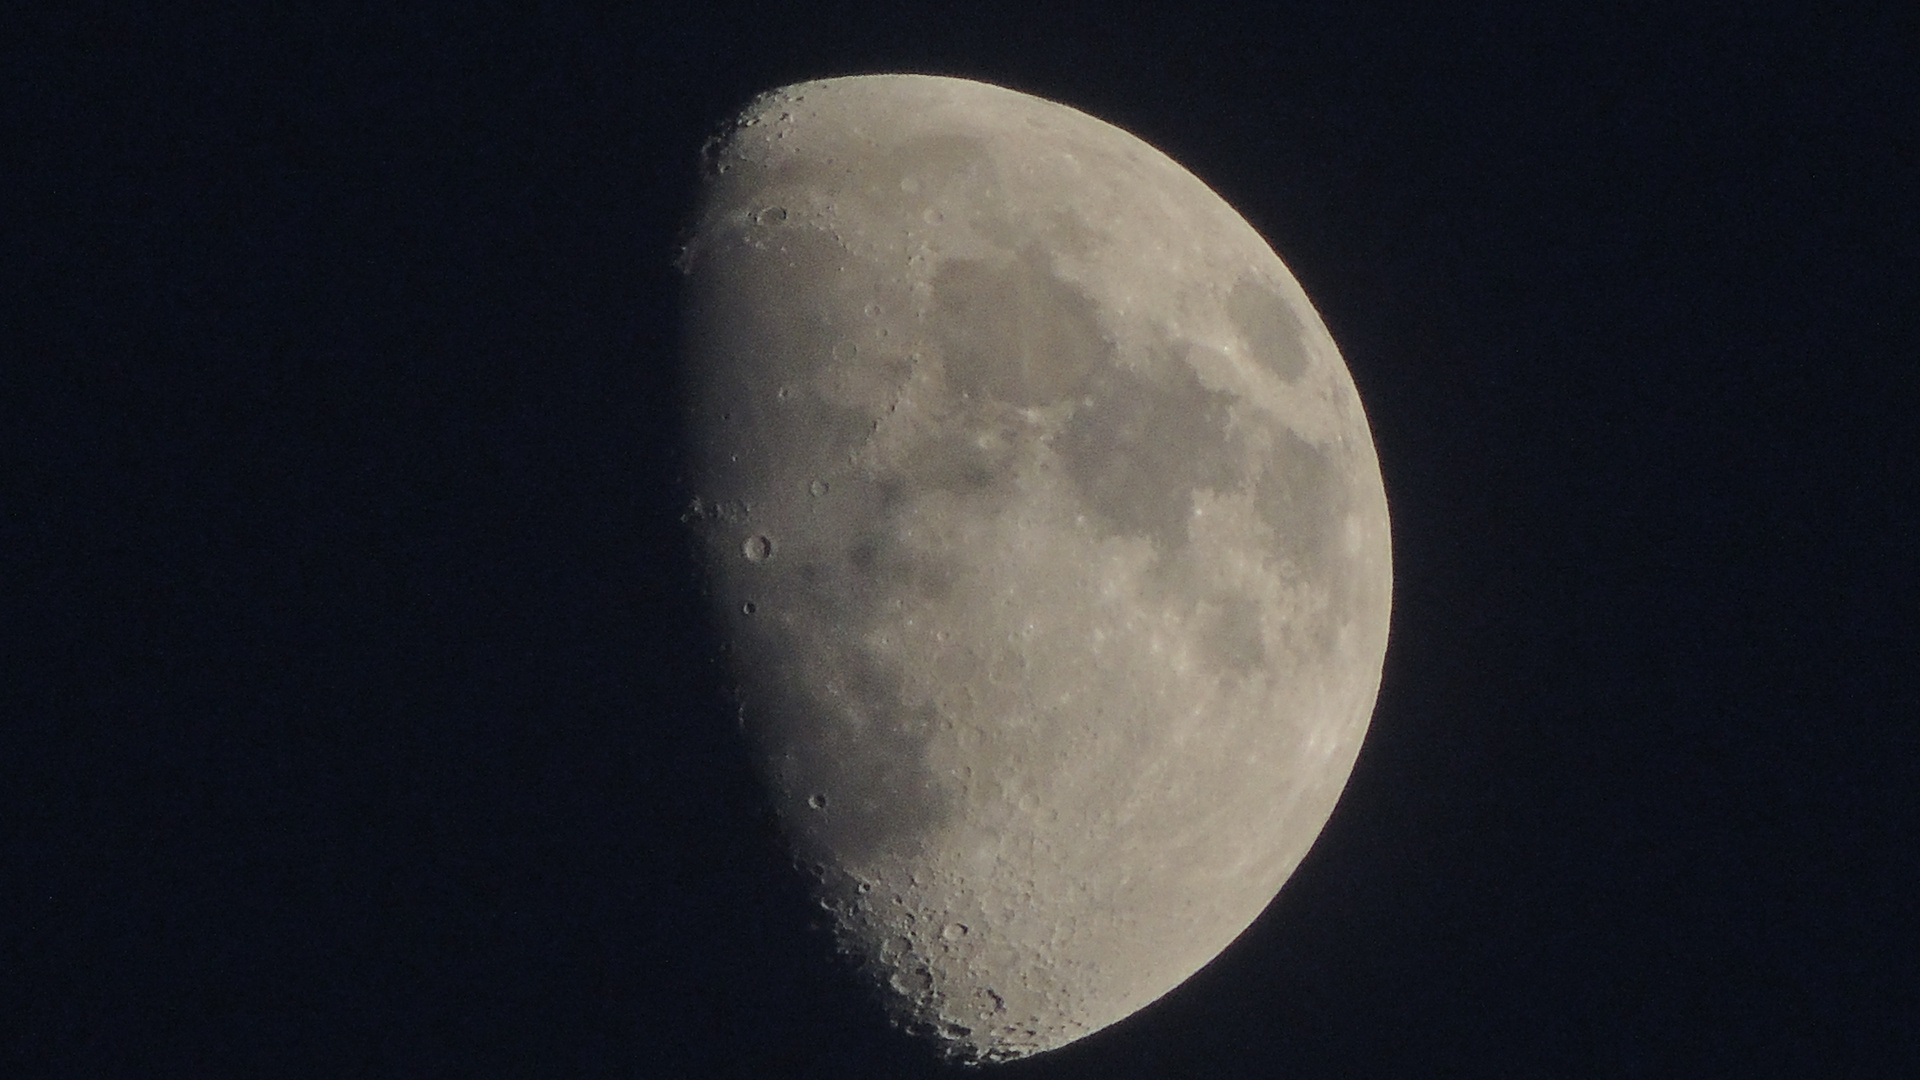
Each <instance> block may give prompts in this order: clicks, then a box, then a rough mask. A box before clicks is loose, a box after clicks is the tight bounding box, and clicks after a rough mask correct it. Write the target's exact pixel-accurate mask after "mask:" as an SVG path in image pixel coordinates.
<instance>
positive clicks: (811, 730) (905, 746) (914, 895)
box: [681, 75, 1391, 1060]
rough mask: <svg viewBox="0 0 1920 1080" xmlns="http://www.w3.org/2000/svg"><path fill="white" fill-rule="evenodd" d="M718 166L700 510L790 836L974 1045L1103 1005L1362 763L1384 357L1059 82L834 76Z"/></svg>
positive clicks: (878, 946)
mask: <svg viewBox="0 0 1920 1080" xmlns="http://www.w3.org/2000/svg"><path fill="white" fill-rule="evenodd" d="M709 154H710V160H709V182H708V184H707V187H706V191H705V195H704V201H703V204H702V209H701V212H700V217H699V219H698V222H697V225H696V228H695V229H694V232H693V234H692V237H691V240H690V242H689V244H688V246H687V249H686V252H685V253H684V256H683V260H682V263H681V265H682V268H683V270H684V271H685V272H686V274H687V275H688V286H689V288H688V298H689V300H688V308H687V312H688V321H687V328H688V338H687V351H686V362H687V372H688V383H689V387H690V392H689V400H688V407H689V409H690V416H691V426H690V430H691V431H692V433H693V445H692V447H691V448H690V449H691V451H692V461H693V466H694V467H693V473H692V480H693V483H694V487H695V490H696V491H697V493H698V499H697V501H696V503H695V510H696V513H695V514H694V515H693V516H694V518H695V519H696V520H697V522H698V524H699V528H700V530H701V532H702V535H703V536H704V537H705V540H706V550H707V552H708V554H709V561H710V564H711V572H712V581H711V584H712V588H713V595H714V598H715V605H714V606H715V612H716V615H717V617H719V618H721V619H724V620H725V621H726V627H727V630H728V636H729V639H730V642H731V644H732V651H733V662H734V665H735V671H736V673H737V678H738V682H739V686H740V690H741V696H742V705H741V715H742V719H743V721H744V723H745V726H746V729H747V731H748V732H749V734H750V735H751V737H752V739H753V740H754V743H755V746H756V747H757V748H758V751H759V753H760V755H761V760H762V762H763V764H764V767H765V773H766V777H767V779H768V782H769V784H770V786H771V789H772V791H773V794H774V797H775V799H776V801H777V803H778V805H779V808H780V810H781V813H782V815H783V817H784V819H785V822H786V825H787V828H788V831H789V834H790V835H791V837H792V840H793V843H794V845H795V848H796V851H797V852H798V854H799V855H800V857H801V858H802V860H803V861H804V862H805V863H806V864H807V865H809V866H811V867H813V868H815V869H816V871H817V873H818V875H819V877H820V886H819V896H820V899H821V901H822V903H823V904H824V905H825V906H827V907H828V908H829V909H830V910H831V911H832V912H833V914H834V916H835V919H836V923H837V928H838V934H839V939H840V941H841V943H842V944H843V945H844V947H845V948H846V949H847V950H848V952H849V953H851V954H852V955H853V956H854V957H856V958H857V959H859V960H860V961H861V962H863V964H864V966H865V967H866V969H867V970H868V971H869V972H871V973H872V975H873V976H874V978H875V981H876V984H877V985H878V986H879V987H880V988H881V991H882V993H883V995H884V996H885V997H886V998H887V1000H888V1001H889V1002H890V1003H891V1006H892V1009H893V1011H894V1014H895V1016H896V1017H897V1018H898V1019H899V1020H900V1021H901V1022H902V1023H904V1024H906V1025H907V1026H909V1027H910V1028H912V1029H914V1030H919V1031H922V1032H924V1033H927V1034H929V1035H930V1036H932V1037H934V1038H935V1039H936V1040H938V1041H939V1042H940V1044H941V1045H942V1046H943V1047H944V1048H945V1049H946V1050H947V1052H949V1053H950V1054H952V1055H954V1056H957V1057H962V1058H966V1059H973V1060H1004V1059H1010V1058H1017V1057H1022V1056H1025V1055H1028V1054H1032V1053H1036V1052H1038V1051H1042V1050H1046V1049H1049V1048H1052V1047H1057V1046H1060V1045H1061V1044H1063V1043H1066V1042H1070V1041H1072V1040H1074V1039H1077V1038H1079V1037H1081V1036H1083V1035H1086V1034H1088V1033H1090V1032H1093V1031H1097V1030H1099V1029H1100V1028H1102V1027H1105V1026H1107V1025H1108V1024H1111V1023H1113V1022H1114V1021H1116V1020H1119V1019H1121V1018H1123V1017H1125V1016H1127V1015H1128V1014H1130V1013H1132V1012H1134V1011H1135V1010H1137V1009H1139V1008H1140V1007H1142V1006H1144V1005H1146V1004H1147V1003H1149V1002H1151V1001H1153V1000H1154V999H1156V998H1158V997H1160V996H1161V995H1162V994H1165V993H1166V992H1167V991H1168V990H1170V989H1172V988H1173V987H1174V986H1176V985H1178V984H1179V983H1180V982H1181V981H1182V980H1184V979H1186V978H1187V977H1188V976H1189V975H1191V974H1193V973H1194V972H1195V971H1196V970H1198V969H1199V968H1200V967H1201V966H1202V965H1204V964H1205V963H1207V961H1209V960H1210V959H1212V958H1213V957H1214V956H1215V955H1216V954H1217V953H1219V951H1220V950H1221V949H1222V948H1224V947H1225V946H1226V945H1227V944H1228V943H1229V942H1231V941H1232V940H1233V939H1234V938H1235V937H1236V936H1237V935H1238V934H1240V932H1241V931H1242V930H1244V929H1245V928H1246V927H1247V925H1248V924H1249V923H1251V922H1252V921H1253V919H1254V918H1255V917H1256V916H1257V915H1259V914H1260V912H1261V910H1262V909H1263V908H1265V907H1266V905H1267V903H1268V902H1269V901H1270V900H1271V899H1272V898H1273V896H1274V894H1275V893H1276V892H1277V891H1278V890H1279V888H1280V886H1281V884H1282V883H1284V882H1285V881H1286V879H1287V877H1288V875H1289V874H1291V873H1292V871H1293V869H1294V867H1295V866H1297V865H1298V864H1299V862H1300V860H1301V858H1302V857H1303V856H1304V855H1305V854H1306V852H1307V849H1308V848H1309V846H1311V845H1312V843H1313V840H1314V837H1315V836H1316V835H1317V834H1318V833H1319V831H1320V828H1321V826H1322V825H1323V824H1324V823H1325V821H1326V819H1327V817H1328V815H1329V814H1330V813H1331V812H1332V808H1333V805H1334V802H1335V800H1336V799H1337V797H1338V796H1339V793H1340V790H1341V788H1342V786H1343V785H1344V784H1345V782H1346V778H1347V775H1348V773H1349V772H1350V770H1351V769H1352V766H1353V762H1354V758H1355V755H1356V754H1357V753H1358V751H1359V747H1360V742H1361V738H1362V736H1363V735H1364V733H1365V731H1366V727H1367V721H1368V718H1369V716H1370V714H1371V712H1372V709H1373V701H1374V695H1375V692H1376V690H1377V688H1378V684H1379V676H1380V669H1381V663H1382V659H1383V656H1384V653H1385V649H1386V641H1387V620H1388V607H1389V599H1390V593H1391V569H1390V556H1389V551H1388V531H1387V505H1386V497H1385V494H1384V491H1383V489H1382V487H1381V481H1380V471H1379V465H1378V463H1377V461H1376V459H1375V456H1374V449H1373V443H1372V439H1371V437H1370V435H1369V432H1368V429H1367V423H1366V418H1365V416H1364V415H1363V414H1362V412H1361V406H1360V400H1359V397H1358V395H1357V394H1356V392H1355V390H1354V386H1353V381H1352V379H1351V378H1350V376H1349V375H1348V373H1347V370H1346V367H1345V365H1344V363H1343V362H1342V361H1341V358H1340V355H1339V353H1338V351H1337V350H1336V349H1335V347H1334V344H1333V341H1332V339H1331V338H1330V337H1329V336H1328V334H1327V332H1326V329H1325V328H1324V327H1323V326H1322V324H1321V321H1320V319H1319V317H1318V316H1317V315H1316V314H1315V312H1314V310H1313V308H1312V306H1311V305H1310V304H1309V303H1308V301H1307V299H1306V297H1305V295H1304V294H1303V293H1302V292H1301V289H1300V287H1299V285H1298V284H1297V283H1296V282H1295V281H1294V279H1293V277H1292V275H1291V274H1290V273H1288V271H1287V269H1286V267H1285V266H1283V265H1282V264H1281V262H1280V259H1279V258H1278V257H1277V256H1276V255H1275V254H1274V253H1273V251H1272V249H1270V248H1269V247H1268V246H1267V244H1266V243H1265V242H1264V241H1263V240H1261V238H1260V237H1259V235H1258V234H1256V233H1255V232H1254V230H1253V229H1252V228H1251V227H1250V226H1248V225H1247V223H1246V222H1245V221H1244V220H1242V219H1241V218H1240V216H1239V215H1238V214H1236V213H1235V212H1234V211H1233V210H1232V209H1231V208H1230V207H1228V206H1227V204H1226V203H1225V202H1224V201H1222V200H1221V199H1220V198H1219V197H1218V196H1217V195H1215V194H1214V193H1213V192H1212V191H1211V190H1209V189H1208V188H1207V187H1206V185H1205V184H1203V183H1201V182H1200V181H1199V180H1198V179H1196V178H1195V177H1194V176H1192V175H1191V174H1190V173H1188V172H1186V171H1185V170H1184V169H1182V168H1181V167H1180V166H1178V165H1176V164H1175V163H1174V162H1173V161H1171V160H1169V159H1168V158H1167V157H1166V156H1165V155H1163V154H1161V153H1159V152H1158V151H1156V150H1154V149H1153V148H1152V147H1149V146H1147V145H1146V144H1145V143H1143V142H1141V141H1139V140H1138V139H1135V138H1134V137H1132V136H1131V135H1128V134H1126V133H1125V132H1123V131H1120V130H1119V129H1118V128H1115V127H1112V126H1110V125H1108V124H1105V123H1103V122H1101V121H1099V120H1096V119H1093V118H1092V117H1089V116H1087V115H1085V114H1083V113H1080V112H1077V111H1075V110H1073V109H1070V108H1067V107H1065V106H1062V105H1057V104H1053V103H1051V102H1047V101H1042V100H1040V99H1037V98H1033V97H1029V96H1027V95H1024V94H1020V93H1016V92H1014V91H1010V90H1006V89H1002V88H999V87H994V86H989V85H985V84H981V83H977V82H970V81H966V80H960V79H950V78H934V77H926V76H911V75H883V76H866V77H857V78H845V79H830V80H826V81H822V82H814V83H805V84H801V85H797V86H792V87H788V88H786V89H784V90H780V91H777V92H774V93H771V94H768V95H766V96H765V97H763V98H761V99H760V100H759V101H756V102H755V103H754V104H753V105H752V106H751V107H749V108H748V109H747V110H746V112H745V113H744V114H743V115H742V117H741V118H740V120H739V121H738V123H737V124H736V126H735V127H734V128H733V129H732V131H731V132H730V133H729V134H728V135H726V136H725V137H724V138H722V139H721V140H719V141H717V142H716V143H715V144H714V145H713V146H712V147H710V148H709Z"/></svg>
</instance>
